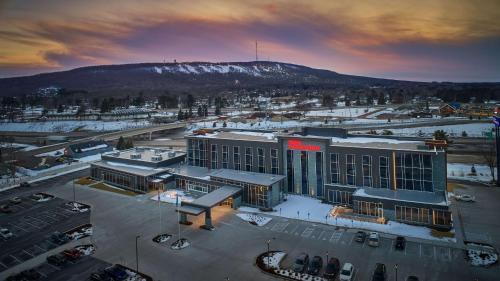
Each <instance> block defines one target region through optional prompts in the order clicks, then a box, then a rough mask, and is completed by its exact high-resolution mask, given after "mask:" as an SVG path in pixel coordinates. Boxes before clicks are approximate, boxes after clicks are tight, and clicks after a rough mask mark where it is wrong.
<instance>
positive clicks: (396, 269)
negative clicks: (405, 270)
mask: <svg viewBox="0 0 500 281" xmlns="http://www.w3.org/2000/svg"><path fill="white" fill-rule="evenodd" d="M394 270H395V271H396V281H398V264H395V265H394Z"/></svg>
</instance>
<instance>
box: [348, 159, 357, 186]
mask: <svg viewBox="0 0 500 281" xmlns="http://www.w3.org/2000/svg"><path fill="white" fill-rule="evenodd" d="M346 184H347V185H356V158H355V155H354V154H347V155H346Z"/></svg>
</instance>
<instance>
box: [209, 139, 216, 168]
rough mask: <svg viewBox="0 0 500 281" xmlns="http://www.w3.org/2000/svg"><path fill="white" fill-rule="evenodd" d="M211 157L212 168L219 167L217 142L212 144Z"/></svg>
mask: <svg viewBox="0 0 500 281" xmlns="http://www.w3.org/2000/svg"><path fill="white" fill-rule="evenodd" d="M210 150H211V153H212V154H211V155H212V157H211V159H210V162H211V165H210V168H212V169H217V145H216V144H212V145H211V148H210Z"/></svg>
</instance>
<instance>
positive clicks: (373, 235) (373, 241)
mask: <svg viewBox="0 0 500 281" xmlns="http://www.w3.org/2000/svg"><path fill="white" fill-rule="evenodd" d="M379 240H380V237H379V235H378V233H377V232H370V235H369V236H368V245H369V246H372V247H378V243H379Z"/></svg>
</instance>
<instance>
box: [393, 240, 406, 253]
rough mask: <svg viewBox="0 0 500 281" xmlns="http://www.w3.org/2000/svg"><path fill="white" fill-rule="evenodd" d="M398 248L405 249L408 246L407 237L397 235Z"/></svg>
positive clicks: (396, 245) (396, 246)
mask: <svg viewBox="0 0 500 281" xmlns="http://www.w3.org/2000/svg"><path fill="white" fill-rule="evenodd" d="M394 247H395V248H396V250H401V251H403V250H404V249H405V247H406V238H404V237H403V236H398V237H396V244H395V245H394Z"/></svg>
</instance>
